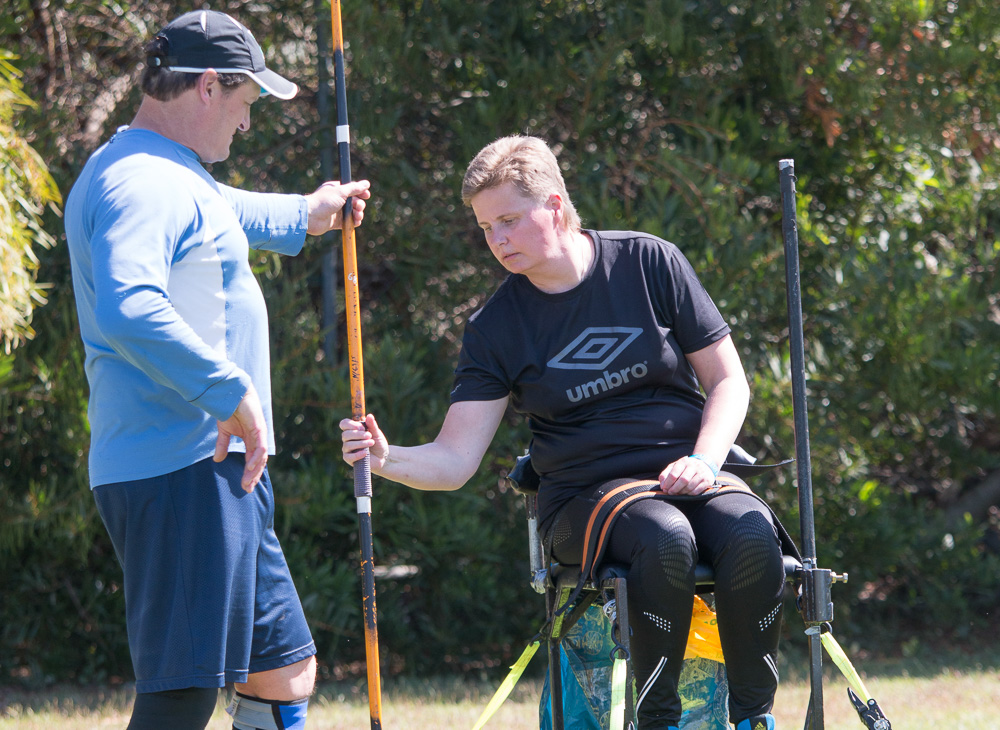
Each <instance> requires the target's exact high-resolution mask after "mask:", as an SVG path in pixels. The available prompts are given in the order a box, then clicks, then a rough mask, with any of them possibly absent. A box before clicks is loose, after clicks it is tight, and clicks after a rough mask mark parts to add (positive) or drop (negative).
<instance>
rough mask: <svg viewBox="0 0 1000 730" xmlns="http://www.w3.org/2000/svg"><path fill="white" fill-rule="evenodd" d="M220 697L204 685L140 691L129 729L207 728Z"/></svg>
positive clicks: (215, 691)
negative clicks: (164, 690) (163, 690)
mask: <svg viewBox="0 0 1000 730" xmlns="http://www.w3.org/2000/svg"><path fill="white" fill-rule="evenodd" d="M218 698H219V690H217V689H215V688H211V689H206V688H203V687H189V688H187V689H175V690H169V691H167V692H144V693H142V694H137V695H136V696H135V705H134V706H133V707H132V719H131V720H130V721H129V724H128V728H127V730H205V726H206V725H208V721H209V720H211V719H212V713H214V712H215V704H216V702H217V701H218Z"/></svg>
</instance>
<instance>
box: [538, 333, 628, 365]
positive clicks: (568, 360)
mask: <svg viewBox="0 0 1000 730" xmlns="http://www.w3.org/2000/svg"><path fill="white" fill-rule="evenodd" d="M640 334H642V330H641V329H638V328H636V327H588V328H587V329H585V330H584V331H583V332H581V333H580V335H579V336H578V337H577V338H576V339H574V340H573V341H572V342H570V343H569V344H568V345H567V346H566V347H565V348H564V349H563V351H562V352H560V353H559V354H558V355H556V356H555V357H554V358H552V359H551V360H549V362H548V365H549V367H550V368H560V369H562V370H604V368H606V367H608V365H610V364H611V363H612V361H614V359H615V358H616V357H618V355H620V354H621V352H622V350H624V349H625V348H626V347H628V346H629V345H630V344H631V343H632V341H633V340H634V339H635V338H636V337H638V336H639V335H640Z"/></svg>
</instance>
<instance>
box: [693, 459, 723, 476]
mask: <svg viewBox="0 0 1000 730" xmlns="http://www.w3.org/2000/svg"><path fill="white" fill-rule="evenodd" d="M688 458H689V459H697V460H698V461H704V462H705V463H706V464H707V465H708V468H709V469H711V470H712V476H713V477H717V476H719V467H718V466H716V465H715V462H714V461H712V460H711V459H709V458H708V457H707V456H705V455H704V454H691V456H689V457H688Z"/></svg>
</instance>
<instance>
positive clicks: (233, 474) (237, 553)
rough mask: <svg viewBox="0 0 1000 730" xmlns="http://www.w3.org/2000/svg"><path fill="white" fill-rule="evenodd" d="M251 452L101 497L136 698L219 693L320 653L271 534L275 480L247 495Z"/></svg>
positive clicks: (97, 493)
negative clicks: (191, 690) (120, 580)
mask: <svg viewBox="0 0 1000 730" xmlns="http://www.w3.org/2000/svg"><path fill="white" fill-rule="evenodd" d="M243 465H244V456H243V454H230V455H229V457H228V458H227V459H226V460H225V461H223V462H222V463H221V464H216V463H215V462H214V461H212V459H205V460H204V461H200V462H198V463H197V464H194V465H192V466H189V467H187V468H185V469H181V470H179V471H175V472H172V473H170V474H166V475H164V476H159V477H153V478H151V479H139V480H136V481H130V482H119V483H116V484H104V485H101V486H98V487H95V488H94V499H95V500H96V501H97V508H98V511H99V512H100V514H101V519H103V520H104V524H105V526H106V527H107V529H108V533H109V534H110V535H111V541H112V542H113V544H114V547H115V552H116V553H117V555H118V560H119V561H120V562H121V564H122V569H123V570H124V572H125V617H126V622H127V625H128V641H129V649H130V650H131V654H132V665H133V668H134V670H135V677H136V684H135V688H136V692H140V693H142V692H165V691H168V690H174V689H183V688H186V687H223V686H225V684H226V683H228V682H246V681H247V674H249V673H254V672H262V671H266V670H268V669H277V668H278V667H284V666H287V665H289V664H294V663H295V662H297V661H300V660H302V659H305V658H307V657H310V656H312V655H313V654H315V653H316V645H315V644H314V643H313V639H312V635H311V634H310V632H309V627H308V626H307V625H306V619H305V614H304V613H303V611H302V604H301V602H300V601H299V597H298V594H297V593H296V591H295V586H294V585H293V584H292V578H291V575H290V574H289V571H288V565H287V564H286V562H285V556H284V555H283V554H282V552H281V546H280V545H278V538H277V536H276V535H275V534H274V492H273V490H272V488H271V481H270V479H269V478H268V475H267V471H265V472H264V476H263V477H262V478H261V480H260V483H259V484H258V485H257V486H256V487H255V488H254V490H253V492H252V493H250V494H247V493H246V492H244V491H243V488H242V487H241V486H240V479H241V478H242V475H243Z"/></svg>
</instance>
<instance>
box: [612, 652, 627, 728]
mask: <svg viewBox="0 0 1000 730" xmlns="http://www.w3.org/2000/svg"><path fill="white" fill-rule="evenodd" d="M624 727H625V660H624V659H622V658H621V657H615V663H614V664H613V665H612V668H611V717H610V719H609V721H608V728H609V730H622V728H624Z"/></svg>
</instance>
